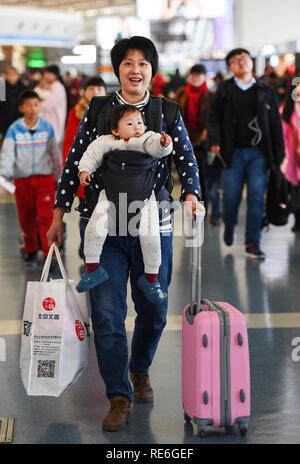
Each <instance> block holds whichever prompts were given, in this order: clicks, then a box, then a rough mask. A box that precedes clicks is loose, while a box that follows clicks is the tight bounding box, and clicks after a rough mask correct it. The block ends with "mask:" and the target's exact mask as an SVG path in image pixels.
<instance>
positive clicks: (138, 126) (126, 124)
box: [112, 111, 145, 139]
mask: <svg viewBox="0 0 300 464" xmlns="http://www.w3.org/2000/svg"><path fill="white" fill-rule="evenodd" d="M112 133H113V134H114V135H116V136H117V137H120V139H130V138H131V137H140V136H141V135H143V134H144V133H145V126H144V122H143V119H142V116H141V113H140V112H139V111H136V112H135V113H132V112H128V113H125V114H124V115H123V117H122V118H121V119H120V121H119V123H118V128H117V129H115V130H113V131H112Z"/></svg>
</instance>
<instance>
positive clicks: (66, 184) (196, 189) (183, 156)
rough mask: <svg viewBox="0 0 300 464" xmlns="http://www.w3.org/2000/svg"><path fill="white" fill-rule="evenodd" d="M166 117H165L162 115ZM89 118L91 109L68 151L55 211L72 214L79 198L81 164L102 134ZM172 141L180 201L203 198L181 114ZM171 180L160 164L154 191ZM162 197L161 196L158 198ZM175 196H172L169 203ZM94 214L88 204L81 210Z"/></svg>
mask: <svg viewBox="0 0 300 464" xmlns="http://www.w3.org/2000/svg"><path fill="white" fill-rule="evenodd" d="M111 102H112V105H115V104H118V101H117V99H116V96H113V97H112V99H111ZM147 106H148V105H145V107H144V108H143V109H142V112H143V113H144V114H145V118H146V121H147ZM162 116H164V115H162ZM88 118H89V108H88V109H87V111H86V113H85V114H84V116H83V117H82V119H81V121H80V124H79V127H78V130H77V133H76V137H75V139H74V141H73V144H72V146H71V149H70V151H69V154H68V157H67V160H66V163H65V167H64V169H63V173H62V176H61V179H60V181H59V183H58V188H57V194H56V200H55V204H54V208H56V207H62V208H64V209H65V210H66V212H70V211H71V207H72V203H73V200H74V197H75V195H76V192H77V189H78V187H79V177H78V165H79V161H80V159H81V157H82V155H83V153H84V152H85V150H86V149H87V147H88V145H89V144H90V143H91V142H92V141H93V140H95V139H96V138H97V137H99V136H100V135H102V134H98V133H97V129H96V127H95V128H93V129H90V127H89V124H88ZM162 130H163V131H165V132H168V131H167V127H166V123H165V121H164V119H163V121H162ZM169 135H170V136H171V137H172V140H173V151H172V157H173V160H174V163H175V166H176V169H177V171H178V174H179V179H180V182H181V198H180V199H181V200H182V201H184V199H185V196H186V194H188V193H192V194H194V195H196V196H197V197H198V199H200V185H199V172H198V165H197V161H196V158H195V155H194V152H193V147H192V144H191V142H190V140H189V137H188V134H187V131H186V129H185V126H184V123H183V120H182V117H181V115H180V112H179V111H178V114H177V118H176V122H175V125H174V128H173V130H172V131H171V132H170V133H169ZM167 177H168V169H167V166H166V164H165V162H164V159H162V160H160V161H159V165H158V169H157V171H156V180H155V185H154V190H155V192H156V194H157V193H158V192H159V191H160V190H161V189H164V186H165V182H166V179H167ZM95 187H96V188H97V189H99V193H100V191H101V190H102V188H103V186H102V185H101V182H99V185H97V184H96V185H95ZM158 196H159V195H158ZM171 200H172V197H170V201H171ZM91 214H92V210H91V208H89V206H88V203H86V205H84V208H83V209H81V216H84V217H86V218H89V217H90V216H91Z"/></svg>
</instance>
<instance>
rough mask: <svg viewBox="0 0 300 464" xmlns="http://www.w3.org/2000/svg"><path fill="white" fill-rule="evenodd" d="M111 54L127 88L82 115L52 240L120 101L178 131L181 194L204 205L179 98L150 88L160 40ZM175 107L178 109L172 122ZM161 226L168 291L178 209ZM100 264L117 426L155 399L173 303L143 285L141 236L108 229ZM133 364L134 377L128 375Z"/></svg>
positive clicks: (101, 323) (105, 356) (102, 343)
mask: <svg viewBox="0 0 300 464" xmlns="http://www.w3.org/2000/svg"><path fill="white" fill-rule="evenodd" d="M111 60H112V65H113V68H114V72H115V74H116V76H117V77H118V79H119V81H120V84H121V90H120V91H119V92H116V93H115V94H114V95H113V96H112V97H108V98H107V97H98V98H95V99H93V100H92V102H91V104H90V107H89V109H88V110H87V112H86V113H85V115H84V116H83V118H82V121H81V123H80V126H79V128H78V131H77V134H76V137H75V140H74V142H73V145H72V147H71V150H70V153H69V156H68V158H67V161H66V164H65V168H64V171H63V174H62V178H61V182H60V184H59V187H58V191H57V198H56V201H55V211H54V219H53V222H52V226H51V228H50V229H49V231H48V240H49V243H52V242H53V241H55V242H56V243H57V244H60V242H61V238H62V218H63V215H64V213H65V212H70V210H71V205H72V201H73V198H74V194H75V193H76V191H77V188H78V185H79V178H78V164H79V161H80V159H81V157H82V155H83V153H84V152H85V150H86V149H87V146H88V145H89V144H90V143H91V142H92V141H93V140H95V138H96V136H99V135H103V134H107V133H110V128H109V127H108V126H107V123H106V119H105V116H106V115H107V113H108V111H109V109H110V108H111V107H112V106H115V105H117V104H126V103H128V104H131V105H133V106H136V107H137V108H139V109H140V110H141V111H142V113H143V115H144V118H145V121H146V126H147V130H153V131H155V132H161V131H164V132H166V133H168V134H169V135H170V136H171V137H172V139H173V152H172V154H173V159H174V162H175V166H176V168H177V171H178V173H179V177H180V181H181V184H182V190H181V200H182V201H186V202H187V208H188V209H189V212H190V214H191V215H194V214H193V211H194V210H195V209H196V208H197V209H201V208H202V207H201V205H200V204H199V203H198V200H199V199H200V197H199V192H200V186H199V173H198V168H197V162H196V159H195V156H194V153H193V149H192V145H191V143H190V140H189V139H188V136H187V132H186V129H185V127H184V124H183V121H182V118H181V115H180V112H179V110H178V107H177V105H176V103H173V102H168V101H165V102H162V103H161V99H160V98H159V97H150V95H149V92H148V91H147V87H148V85H149V82H150V80H151V78H152V77H153V76H154V75H155V73H156V71H157V68H158V54H157V51H156V48H155V46H154V44H153V43H152V42H151V41H150V40H149V39H146V38H145V37H138V36H135V37H132V38H130V39H122V40H120V41H118V42H117V43H116V44H115V46H114V47H113V49H112V50H111ZM103 99H105V100H103ZM174 105H175V106H174ZM170 113H173V114H174V117H173V121H172V122H171V124H170ZM168 174H169V172H168V168H167V165H166V162H165V161H164V160H163V159H162V160H157V168H156V171H155V176H156V179H155V184H154V191H155V195H156V199H157V201H159V202H160V201H167V202H170V201H171V200H172V198H171V197H170V194H169V193H168V191H167V190H166V188H165V184H166V180H167V178H168ZM91 184H92V189H94V190H95V191H96V192H97V194H96V195H94V196H95V197H96V199H97V198H98V195H99V191H100V190H102V189H103V184H102V183H101V177H99V176H96V175H94V177H93V178H92V179H91ZM96 201H97V200H96ZM92 203H93V201H92V198H91V197H90V198H87V201H86V202H85V203H82V205H81V207H80V212H81V233H82V235H83V234H84V230H85V228H86V225H87V222H88V219H89V217H90V216H91V213H92ZM93 206H94V205H93ZM160 231H161V257H162V259H161V262H162V263H161V266H160V269H159V275H158V279H159V282H160V285H161V288H162V291H163V292H164V293H166V294H167V291H168V286H169V284H170V281H171V273H172V224H171V214H169V215H165V216H164V217H163V221H162V220H161V222H160ZM101 265H102V267H103V268H104V269H105V271H106V273H107V274H108V276H109V279H108V280H107V281H106V282H104V283H103V284H102V285H99V286H97V287H95V288H93V289H92V290H90V293H89V295H90V302H91V307H92V323H93V330H94V334H95V345H96V352H97V359H98V364H99V369H100V373H101V376H102V378H103V380H104V382H105V385H106V394H107V397H108V399H109V400H110V402H111V408H110V411H109V413H108V414H107V416H106V417H105V418H104V420H103V424H102V427H103V430H105V431H117V430H120V429H122V428H123V427H124V425H125V423H126V421H127V419H128V416H129V414H130V412H131V409H132V402H133V400H135V402H151V401H153V391H152V388H151V385H150V381H149V374H148V371H149V368H150V366H151V363H152V360H153V357H154V354H155V351H156V348H157V345H158V342H159V339H160V337H161V334H162V331H163V328H164V326H165V324H166V314H167V305H168V304H167V299H166V300H165V301H164V303H163V304H160V305H157V304H153V303H151V302H149V301H148V300H147V298H146V297H145V296H144V295H143V293H142V292H141V290H140V289H139V287H138V285H137V279H138V276H139V275H140V274H141V272H143V271H144V267H143V266H144V265H143V257H142V253H141V248H140V243H139V238H138V237H137V236H135V237H133V236H130V235H127V236H122V235H116V236H113V235H108V237H107V239H106V241H105V243H104V246H103V250H102V256H101ZM129 274H130V282H131V290H132V298H133V301H134V303H135V310H136V313H137V317H136V319H135V328H134V332H133V337H132V345H131V357H130V359H129V362H128V347H127V336H126V330H125V319H126V312H127V306H126V296H127V295H126V292H127V281H128V277H129ZM128 368H129V372H130V379H131V382H132V385H131V383H130V381H129V378H128Z"/></svg>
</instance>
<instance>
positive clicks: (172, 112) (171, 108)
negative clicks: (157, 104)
mask: <svg viewBox="0 0 300 464" xmlns="http://www.w3.org/2000/svg"><path fill="white" fill-rule="evenodd" d="M162 110H163V114H164V117H165V121H166V124H167V128H168V132H172V129H173V127H174V126H175V123H176V118H177V113H178V110H179V105H178V103H176V102H174V101H172V100H169V99H168V98H162Z"/></svg>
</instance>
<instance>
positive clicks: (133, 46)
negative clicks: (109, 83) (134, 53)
mask: <svg viewBox="0 0 300 464" xmlns="http://www.w3.org/2000/svg"><path fill="white" fill-rule="evenodd" d="M129 50H140V51H141V52H142V53H143V55H144V57H145V60H147V61H149V63H151V67H152V77H154V76H155V74H156V72H157V69H158V53H157V50H156V48H155V45H154V43H153V42H152V41H151V40H150V39H147V38H146V37H141V36H138V35H136V36H133V37H131V38H130V39H121V40H119V41H118V42H117V43H116V44H115V45H114V46H113V48H112V49H111V52H110V58H111V63H112V65H113V68H114V73H115V75H116V76H117V78H118V79H119V66H120V64H121V62H122V61H123V59H124V58H125V57H126V55H127V52H128V51H129Z"/></svg>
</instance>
